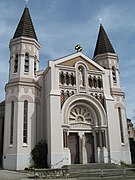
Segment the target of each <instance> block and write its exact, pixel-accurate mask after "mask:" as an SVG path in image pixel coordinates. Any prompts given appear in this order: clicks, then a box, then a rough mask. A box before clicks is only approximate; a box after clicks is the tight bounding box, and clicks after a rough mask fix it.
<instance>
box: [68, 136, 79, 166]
mask: <svg viewBox="0 0 135 180" xmlns="http://www.w3.org/2000/svg"><path fill="white" fill-rule="evenodd" d="M68 147H69V149H70V153H71V164H79V163H80V160H79V136H78V134H77V133H69V136H68Z"/></svg>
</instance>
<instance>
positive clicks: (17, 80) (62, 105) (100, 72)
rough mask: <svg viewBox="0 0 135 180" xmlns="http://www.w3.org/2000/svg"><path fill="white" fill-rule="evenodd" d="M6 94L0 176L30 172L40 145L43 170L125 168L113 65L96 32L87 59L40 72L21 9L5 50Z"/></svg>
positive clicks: (73, 58) (120, 99) (104, 38)
mask: <svg viewBox="0 0 135 180" xmlns="http://www.w3.org/2000/svg"><path fill="white" fill-rule="evenodd" d="M9 49H10V60H9V79H8V82H7V84H6V86H5V94H6V95H5V120H4V121H5V122H4V141H3V144H4V145H3V160H2V161H3V168H4V169H9V170H23V169H24V168H25V167H30V166H31V165H32V163H33V162H32V158H31V151H32V149H33V148H34V147H35V145H36V144H37V143H38V142H39V141H40V140H45V141H46V142H47V146H48V154H47V162H48V166H49V167H50V168H61V167H62V166H63V165H70V164H87V163H117V164H119V163H120V162H124V163H127V164H131V156H130V148H129V141H128V132H127V122H126V110H125V104H124V98H125V97H124V92H123V91H122V89H121V85H120V77H119V64H118V63H119V60H118V56H117V54H116V53H115V50H114V48H113V46H112V44H111V42H110V40H109V38H108V35H107V34H106V32H105V29H104V27H103V25H102V24H100V27H99V33H98V37H97V43H96V47H95V51H94V53H93V54H94V55H93V58H92V59H90V58H89V57H87V56H86V55H84V54H83V53H82V48H81V46H80V45H77V46H76V52H75V53H74V54H70V55H66V56H65V57H60V58H59V59H56V60H51V61H48V66H47V68H46V69H45V70H43V71H41V70H40V69H39V64H40V61H42V59H41V60H40V58H39V50H40V43H39V41H38V38H37V35H36V32H35V28H34V25H33V23H32V19H31V15H30V12H29V8H28V7H27V6H26V7H25V8H24V12H23V14H22V16H21V19H20V21H19V23H18V26H17V28H16V30H15V33H14V35H13V37H12V39H11V40H10V43H9Z"/></svg>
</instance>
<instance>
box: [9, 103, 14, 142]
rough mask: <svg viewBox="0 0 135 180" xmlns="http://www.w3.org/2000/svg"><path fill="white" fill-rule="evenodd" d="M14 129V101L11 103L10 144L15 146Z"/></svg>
mask: <svg viewBox="0 0 135 180" xmlns="http://www.w3.org/2000/svg"><path fill="white" fill-rule="evenodd" d="M13 128H14V101H12V102H11V122H10V144H13Z"/></svg>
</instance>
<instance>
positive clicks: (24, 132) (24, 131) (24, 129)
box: [23, 100, 28, 144]
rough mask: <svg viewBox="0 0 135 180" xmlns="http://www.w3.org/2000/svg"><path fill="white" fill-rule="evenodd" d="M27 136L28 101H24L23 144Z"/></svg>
mask: <svg viewBox="0 0 135 180" xmlns="http://www.w3.org/2000/svg"><path fill="white" fill-rule="evenodd" d="M27 136H28V101H27V100H25V101H24V114H23V143H25V144H27Z"/></svg>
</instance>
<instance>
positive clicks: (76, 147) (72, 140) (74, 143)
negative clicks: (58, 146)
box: [68, 133, 95, 164]
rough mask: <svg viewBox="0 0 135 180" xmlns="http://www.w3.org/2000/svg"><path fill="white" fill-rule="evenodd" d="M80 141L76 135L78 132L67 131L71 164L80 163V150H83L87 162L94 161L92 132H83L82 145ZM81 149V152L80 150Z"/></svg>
mask: <svg viewBox="0 0 135 180" xmlns="http://www.w3.org/2000/svg"><path fill="white" fill-rule="evenodd" d="M81 142H82V141H81V140H80V137H79V136H78V133H69V136H68V148H69V149H70V154H71V164H80V159H81V156H82V151H84V150H85V152H86V158H87V163H94V162H95V153H94V138H93V135H92V133H85V144H84V146H85V147H83V146H82V143H81ZM80 151H81V152H80Z"/></svg>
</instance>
